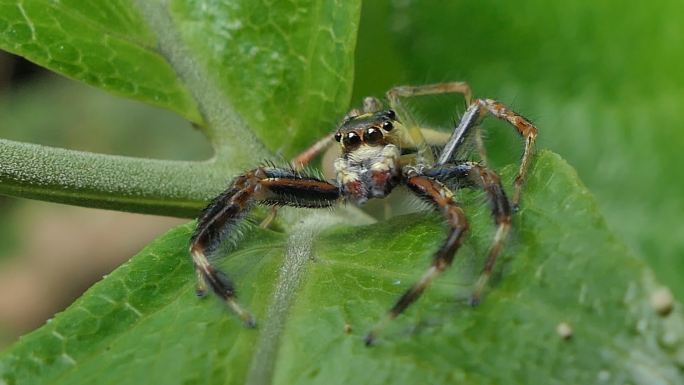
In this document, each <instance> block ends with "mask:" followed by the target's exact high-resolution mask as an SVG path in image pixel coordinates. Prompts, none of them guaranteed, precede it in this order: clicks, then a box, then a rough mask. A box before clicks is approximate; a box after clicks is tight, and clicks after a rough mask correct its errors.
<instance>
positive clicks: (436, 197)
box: [365, 167, 468, 346]
mask: <svg viewBox="0 0 684 385" xmlns="http://www.w3.org/2000/svg"><path fill="white" fill-rule="evenodd" d="M407 169H409V170H407V172H406V174H405V175H406V177H405V178H406V180H405V182H406V185H407V186H408V187H409V189H410V190H411V191H413V192H414V193H415V194H416V195H417V196H419V197H421V198H423V199H425V200H426V201H428V202H430V203H432V204H433V205H434V206H435V208H437V209H438V210H440V211H441V212H442V214H444V216H445V217H446V219H447V223H448V225H449V227H450V230H449V233H448V235H447V238H446V240H445V241H444V243H443V244H442V246H441V247H440V248H439V250H437V252H436V253H435V255H434V257H433V259H432V265H431V266H430V268H428V270H427V271H426V272H425V273H424V274H423V276H422V277H421V278H420V279H419V280H418V282H416V283H415V284H414V285H413V286H412V287H411V288H410V289H408V290H407V291H406V292H405V293H404V294H403V295H402V296H401V297H400V298H399V300H397V302H396V303H395V304H394V306H393V307H392V308H391V309H390V310H389V312H388V313H387V315H386V316H385V317H384V318H383V319H382V320H380V322H378V323H377V324H376V325H375V327H373V329H371V331H370V332H369V333H368V334H367V335H366V338H365V343H366V345H367V346H369V345H371V344H372V343H373V341H374V340H375V338H376V337H377V335H378V333H379V332H380V331H381V330H382V328H384V326H385V325H386V324H387V322H389V321H390V320H392V319H394V318H396V317H397V316H398V315H399V314H401V313H402V312H403V311H404V310H406V308H407V307H409V305H411V304H412V303H413V302H415V301H416V300H417V299H418V298H419V297H420V296H421V294H422V293H423V292H424V291H425V289H426V288H427V286H428V285H429V284H430V282H432V280H433V279H435V278H436V277H437V276H439V275H440V274H441V273H442V272H443V271H444V270H446V268H447V267H449V266H450V265H451V263H452V261H453V260H454V254H455V253H456V250H457V249H458V247H459V246H460V245H461V242H462V240H463V234H464V233H465V232H466V230H467V229H468V223H467V221H466V217H465V213H464V212H463V209H461V208H460V207H459V206H458V204H457V203H456V202H455V201H454V199H453V194H452V193H451V191H450V190H449V189H448V188H447V187H446V186H445V185H444V184H442V183H441V182H439V181H437V180H436V179H433V178H430V177H427V176H425V175H421V174H419V173H418V171H417V170H415V169H413V168H410V167H407Z"/></svg>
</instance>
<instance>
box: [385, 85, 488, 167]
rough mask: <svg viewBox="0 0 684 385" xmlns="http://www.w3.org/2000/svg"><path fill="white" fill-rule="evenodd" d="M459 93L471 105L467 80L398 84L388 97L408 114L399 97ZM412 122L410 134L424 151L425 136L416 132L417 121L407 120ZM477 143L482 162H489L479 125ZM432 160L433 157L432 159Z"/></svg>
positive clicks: (467, 104)
mask: <svg viewBox="0 0 684 385" xmlns="http://www.w3.org/2000/svg"><path fill="white" fill-rule="evenodd" d="M448 93H457V94H462V95H463V99H465V105H466V106H469V105H470V104H471V101H472V97H473V93H472V90H471V89H470V85H468V83H466V82H447V83H435V84H425V85H419V86H398V87H394V88H392V89H390V90H389V91H387V99H388V100H389V101H390V105H391V106H392V107H393V108H395V109H398V110H400V111H401V112H402V114H403V115H407V111H406V109H405V107H403V105H402V104H401V101H400V99H399V98H401V97H403V98H410V97H414V96H421V95H438V94H448ZM407 124H410V127H411V132H410V135H411V137H412V138H413V140H414V142H415V143H416V145H417V146H419V147H418V148H419V149H422V150H423V151H425V150H427V149H426V148H425V147H423V146H422V143H423V142H424V138H423V137H422V135H421V134H422V133H421V132H414V131H416V130H418V131H420V128H418V125H417V123H416V122H414V121H412V122H407ZM475 145H476V146H477V150H478V152H479V154H480V159H481V161H482V162H484V163H486V162H487V150H486V149H485V146H484V141H483V140H482V133H481V131H480V128H479V127H476V128H475ZM430 160H431V159H430Z"/></svg>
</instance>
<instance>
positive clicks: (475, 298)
mask: <svg viewBox="0 0 684 385" xmlns="http://www.w3.org/2000/svg"><path fill="white" fill-rule="evenodd" d="M480 301H482V297H481V296H480V294H476V293H473V295H471V296H470V300H468V304H469V305H470V306H472V307H477V306H479V305H480Z"/></svg>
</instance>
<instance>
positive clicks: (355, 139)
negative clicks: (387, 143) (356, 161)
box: [335, 121, 394, 146]
mask: <svg viewBox="0 0 684 385" xmlns="http://www.w3.org/2000/svg"><path fill="white" fill-rule="evenodd" d="M393 128H394V125H393V124H392V122H390V121H385V122H383V123H382V129H383V130H385V131H392V129H393ZM382 137H383V135H382V131H380V129H378V128H376V127H369V128H367V129H366V131H364V133H363V141H364V142H366V143H368V144H376V143H378V142H380V141H381V140H382ZM335 140H336V141H338V142H339V141H340V140H342V134H341V133H339V132H338V133H336V134H335ZM359 143H361V138H360V137H359V135H358V134H357V133H356V132H353V131H351V132H348V133H346V134H345V135H344V145H345V146H354V145H357V144H359Z"/></svg>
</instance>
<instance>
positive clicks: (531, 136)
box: [437, 99, 537, 208]
mask: <svg viewBox="0 0 684 385" xmlns="http://www.w3.org/2000/svg"><path fill="white" fill-rule="evenodd" d="M487 113H489V114H492V115H494V116H495V117H497V118H499V119H502V120H505V121H507V122H508V123H509V124H511V125H512V126H513V127H514V128H515V129H516V131H517V132H518V134H520V136H522V137H523V138H524V139H525V148H524V150H523V154H522V159H521V161H520V167H519V169H518V175H516V177H515V182H514V183H513V199H512V200H511V202H512V203H513V207H514V208H517V207H518V204H519V203H520V189H521V188H522V184H523V181H524V179H525V176H526V175H527V169H528V168H529V165H530V160H531V159H532V152H533V150H534V142H535V140H536V138H537V127H535V126H534V125H533V124H532V123H531V122H530V121H529V120H528V119H526V118H524V117H523V116H522V115H520V114H518V113H517V112H515V111H513V110H511V109H510V108H508V107H506V106H505V105H504V104H502V103H500V102H497V101H496V100H492V99H477V100H475V102H473V104H471V105H470V106H469V107H468V109H466V111H465V113H464V114H463V117H462V118H461V121H460V122H459V124H458V126H457V127H456V129H455V130H454V132H453V134H452V135H451V138H449V141H448V142H447V144H446V145H445V146H444V149H443V150H442V154H440V156H439V159H438V160H437V165H444V164H447V163H449V162H450V161H451V158H452V157H453V155H454V153H455V152H456V149H458V147H459V146H460V145H461V144H462V143H463V141H464V140H465V138H466V135H467V133H468V132H469V131H470V130H471V129H472V128H473V127H477V126H479V124H480V122H481V121H482V119H484V118H485V116H486V115H487Z"/></svg>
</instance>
